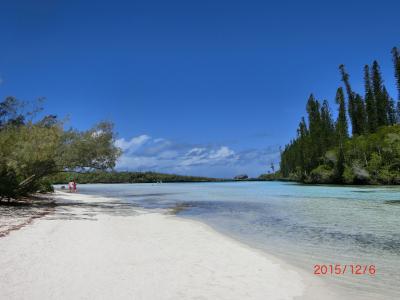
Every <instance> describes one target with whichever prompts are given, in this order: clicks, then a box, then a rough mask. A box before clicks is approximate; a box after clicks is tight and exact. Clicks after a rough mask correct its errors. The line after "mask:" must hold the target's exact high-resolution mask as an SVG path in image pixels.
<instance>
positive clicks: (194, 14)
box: [0, 0, 400, 177]
mask: <svg viewBox="0 0 400 300" xmlns="http://www.w3.org/2000/svg"><path fill="white" fill-rule="evenodd" d="M83 2H84V3H83ZM399 11H400V3H399V2H398V1H220V0H214V1H173V0H172V1H126V2H124V1H41V0H37V1H18V0H17V1H9V2H8V3H7V2H6V1H3V2H2V4H1V9H0V26H1V27H0V28H1V42H2V43H1V47H0V57H1V59H0V79H1V80H0V82H1V84H0V97H1V98H3V97H5V96H7V95H14V96H16V97H18V98H20V99H23V100H34V99H36V98H38V97H41V96H44V97H46V99H47V101H46V105H45V107H46V110H47V111H49V112H52V113H55V114H57V115H59V116H60V117H65V116H70V125H71V126H73V127H76V128H79V129H86V128H88V127H90V126H91V125H92V124H94V123H96V122H98V121H100V120H111V121H113V122H114V123H115V125H116V130H117V132H118V135H119V141H118V144H119V145H120V146H121V147H123V148H124V150H125V153H124V156H123V157H122V158H121V160H120V161H119V163H118V168H119V169H130V170H154V171H163V172H178V173H181V174H195V175H208V176H219V177H230V176H233V175H236V174H239V173H247V174H249V175H252V176H256V175H258V174H260V173H262V172H265V171H266V170H267V169H268V166H269V164H270V162H271V161H275V162H277V161H278V159H279V146H284V145H285V143H287V142H288V141H289V139H291V138H292V137H294V135H295V132H296V127H297V124H298V122H299V120H300V118H301V116H302V115H304V111H305V109H304V108H305V102H306V100H307V97H308V95H309V94H310V93H311V92H313V93H314V94H315V95H316V97H317V98H319V99H328V100H329V101H330V102H331V103H332V109H333V110H334V109H335V106H334V104H333V103H334V102H333V98H334V95H335V91H336V88H337V87H338V85H339V84H340V78H339V74H338V71H337V67H338V65H339V64H341V63H344V64H345V65H346V67H347V70H348V71H349V73H350V75H351V81H352V84H353V86H354V88H355V89H357V90H358V91H360V92H362V67H363V65H364V64H365V63H370V62H371V61H372V60H373V59H377V60H378V61H379V62H380V64H381V67H382V71H383V74H384V77H385V83H386V84H387V87H388V89H389V91H390V92H391V94H392V96H396V93H395V89H394V78H393V69H392V64H391V57H390V49H391V48H392V47H393V46H396V45H397V46H400V38H399V37H400V26H399V22H398V20H399V19H398V12H399Z"/></svg>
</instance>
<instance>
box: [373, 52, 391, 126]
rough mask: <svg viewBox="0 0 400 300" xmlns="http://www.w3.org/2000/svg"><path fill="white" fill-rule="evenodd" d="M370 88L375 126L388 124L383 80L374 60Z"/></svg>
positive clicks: (386, 99)
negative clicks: (373, 99) (374, 106)
mask: <svg viewBox="0 0 400 300" xmlns="http://www.w3.org/2000/svg"><path fill="white" fill-rule="evenodd" d="M371 78H372V88H373V93H374V97H375V101H376V120H377V126H384V125H387V124H388V109H387V108H388V103H387V102H388V101H389V99H388V98H387V93H386V94H385V93H384V87H383V80H382V75H381V71H380V68H379V64H378V62H377V61H376V60H374V62H373V63H372V70H371Z"/></svg>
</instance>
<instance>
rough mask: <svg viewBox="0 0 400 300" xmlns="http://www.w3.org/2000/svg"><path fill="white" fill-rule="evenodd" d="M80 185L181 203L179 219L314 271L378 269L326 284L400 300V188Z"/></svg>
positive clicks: (142, 202) (137, 199) (137, 200)
mask: <svg viewBox="0 0 400 300" xmlns="http://www.w3.org/2000/svg"><path fill="white" fill-rule="evenodd" d="M79 188H80V192H82V193H87V194H94V195H102V196H109V197H113V198H119V199H121V201H124V202H128V203H134V204H137V205H139V206H142V207H144V208H147V209H160V208H174V207H177V206H178V207H179V208H180V209H179V210H178V215H179V216H180V217H184V218H191V219H196V220H199V221H202V222H204V223H206V224H208V225H210V226H212V227H213V228H215V229H216V230H218V231H220V232H222V233H224V234H226V235H229V236H231V237H233V238H235V239H238V240H240V241H241V242H244V243H246V244H248V245H250V246H252V247H256V248H258V249H261V250H264V251H266V252H267V253H269V254H272V255H274V256H277V257H278V258H281V259H283V260H284V261H287V262H289V263H290V264H293V265H295V266H297V267H300V268H302V269H303V270H305V271H307V272H309V273H310V274H312V273H313V266H314V265H315V264H341V265H344V264H361V265H371V264H372V265H375V266H376V268H377V273H376V275H374V276H370V275H351V274H345V275H342V276H334V275H333V276H332V275H325V276H324V277H323V280H324V281H327V282H329V283H330V284H332V285H334V286H335V287H337V288H338V289H340V290H341V291H342V293H346V294H348V295H352V298H354V299H356V298H359V299H400V287H399V286H398V282H400V271H399V270H400V187H359V186H357V187H340V186H305V185H300V184H293V183H282V182H232V183H168V184H95V185H81V186H80V187H79ZM182 207H183V208H184V209H181V208H182Z"/></svg>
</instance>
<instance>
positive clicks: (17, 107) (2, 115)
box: [0, 97, 120, 204]
mask: <svg viewBox="0 0 400 300" xmlns="http://www.w3.org/2000/svg"><path fill="white" fill-rule="evenodd" d="M41 111H42V108H41V106H40V105H38V106H36V107H35V108H32V109H29V108H28V105H27V104H26V103H24V102H21V101H19V100H17V99H16V98H14V97H7V98H6V99H5V100H4V101H2V102H0V204H1V203H4V201H7V202H9V201H10V200H15V199H19V198H21V197H26V196H29V195H31V194H32V193H36V192H45V191H50V190H52V185H51V181H50V179H49V178H50V176H52V175H54V174H57V173H63V172H71V171H73V172H87V171H90V170H106V169H111V168H113V167H114V165H115V161H116V159H117V158H118V156H119V155H120V150H119V149H118V148H117V147H115V145H114V140H115V134H114V132H113V125H112V124H110V123H108V122H102V123H99V124H98V125H96V126H94V127H93V128H92V129H89V130H86V131H77V130H75V129H64V126H65V124H64V123H63V122H62V121H60V120H59V119H58V118H57V117H56V116H54V115H46V116H44V117H42V118H39V117H38V113H40V112H41Z"/></svg>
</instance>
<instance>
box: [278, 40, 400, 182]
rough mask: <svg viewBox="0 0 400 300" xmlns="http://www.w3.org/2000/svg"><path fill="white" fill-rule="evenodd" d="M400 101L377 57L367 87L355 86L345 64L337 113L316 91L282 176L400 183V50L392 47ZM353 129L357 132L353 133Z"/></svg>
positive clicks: (285, 156) (366, 77) (367, 67)
mask: <svg viewBox="0 0 400 300" xmlns="http://www.w3.org/2000/svg"><path fill="white" fill-rule="evenodd" d="M392 59H393V65H394V74H395V79H396V85H397V91H398V95H399V96H398V97H399V99H398V100H399V101H395V100H394V99H393V98H392V97H391V96H390V95H389V93H388V91H387V89H386V87H385V84H384V81H383V78H382V74H381V71H380V67H379V64H378V62H377V61H373V62H372V64H371V65H365V66H364V92H363V94H362V95H361V94H359V93H357V92H355V91H354V90H353V89H352V86H351V84H350V76H349V74H348V73H347V72H346V69H345V67H344V65H340V66H339V71H340V75H341V79H342V83H343V87H339V88H338V89H337V92H336V98H335V101H336V104H337V110H338V113H337V118H336V120H333V118H332V114H331V110H330V107H329V104H328V101H326V100H323V101H319V100H317V99H316V98H315V97H314V95H312V94H311V95H310V97H309V99H308V101H307V106H306V110H307V115H308V116H307V120H306V119H305V118H302V119H301V121H300V123H299V126H298V129H297V137H296V138H295V139H293V140H292V141H291V142H290V143H289V144H288V145H286V147H285V148H284V150H283V151H282V152H281V163H280V171H279V172H280V173H279V174H280V175H279V176H280V177H283V178H290V179H293V180H299V181H302V182H311V183H347V184H356V183H383V184H399V183H400V125H399V123H400V55H399V50H398V49H397V48H396V47H395V48H393V49H392ZM349 131H350V132H351V134H350V133H349Z"/></svg>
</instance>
